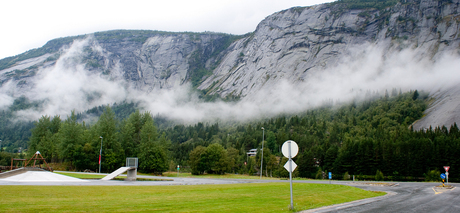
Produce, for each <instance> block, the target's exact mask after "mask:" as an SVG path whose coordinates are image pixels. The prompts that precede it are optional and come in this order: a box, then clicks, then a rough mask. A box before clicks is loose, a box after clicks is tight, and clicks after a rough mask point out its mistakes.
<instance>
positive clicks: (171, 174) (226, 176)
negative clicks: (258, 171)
mask: <svg viewBox="0 0 460 213" xmlns="http://www.w3.org/2000/svg"><path fill="white" fill-rule="evenodd" d="M163 176H166V177H181V178H212V179H260V176H250V175H240V174H231V173H226V174H223V175H218V174H203V175H192V174H191V173H190V172H188V173H179V174H177V172H163ZM262 179H264V180H279V179H280V178H272V177H264V176H262Z"/></svg>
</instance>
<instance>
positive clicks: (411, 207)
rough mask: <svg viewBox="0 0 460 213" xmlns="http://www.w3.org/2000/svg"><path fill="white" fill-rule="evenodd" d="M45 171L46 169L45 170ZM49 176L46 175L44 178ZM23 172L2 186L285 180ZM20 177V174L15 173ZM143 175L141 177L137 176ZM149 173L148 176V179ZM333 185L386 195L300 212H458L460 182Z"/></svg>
mask: <svg viewBox="0 0 460 213" xmlns="http://www.w3.org/2000/svg"><path fill="white" fill-rule="evenodd" d="M47 173H48V172H47ZM47 175H49V177H47ZM47 175H45V174H40V175H36V174H35V175H24V176H22V177H21V178H20V179H18V178H17V179H12V178H10V179H0V186H1V185H124V186H129V185H132V186H135V185H143V186H146V185H197V184H235V183H260V182H288V181H286V180H258V179H255V180H254V179H251V180H249V179H246V180H235V179H209V178H167V177H156V178H159V179H170V181H116V180H110V181H101V180H78V181H76V180H65V179H61V178H62V177H57V175H58V174H53V173H51V174H49V173H48V174H47ZM31 176H35V177H39V176H40V177H42V179H41V180H38V179H37V180H31V179H29V178H30V177H31ZM18 177H19V176H18ZM138 177H139V178H142V177H144V176H138ZM151 177H152V176H149V178H151ZM171 180H172V181H171ZM294 182H298V183H329V181H294ZM331 183H332V184H342V185H349V186H354V187H358V188H361V189H365V190H371V191H385V192H387V195H385V196H381V197H377V198H369V199H365V200H359V201H354V202H350V203H345V204H339V205H334V206H328V207H322V208H319V209H312V210H307V211H302V213H310V212H373V213H380V212H392V213H393V212H442V213H445V212H460V189H457V188H456V187H459V186H460V185H459V184H457V183H454V184H452V183H450V185H452V186H453V188H452V189H444V190H442V189H437V188H434V187H435V186H437V185H439V183H414V182H412V183H409V182H401V183H390V184H387V185H386V186H382V185H379V184H375V183H373V182H351V181H332V182H331ZM389 185H391V186H389Z"/></svg>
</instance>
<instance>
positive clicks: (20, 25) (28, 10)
mask: <svg viewBox="0 0 460 213" xmlns="http://www.w3.org/2000/svg"><path fill="white" fill-rule="evenodd" d="M331 1H333V0H303V1H301V0H151V1H146V0H130V1H118V0H111V1H106V0H104V1H98V0H88V1H87V0H78V1H74V0H68V1H67V0H66V1H62V0H58V1H54V0H40V1H37V0H30V1H23V0H14V1H2V2H1V3H0V8H2V10H1V12H0V27H1V32H2V33H0V38H1V39H0V59H1V58H5V57H8V56H14V55H17V54H20V53H23V52H25V51H27V50H30V49H33V48H38V47H41V46H43V45H44V44H45V43H46V42H47V41H49V40H51V39H54V38H59V37H66V36H74V35H81V34H88V33H93V32H98V31H106V30H113V29H145V30H161V31H173V32H182V31H191V32H204V31H213V32H223V33H230V34H238V35H240V34H245V33H248V32H252V31H254V30H255V28H256V26H257V24H258V23H259V22H260V21H261V20H263V19H264V18H265V17H267V16H269V15H271V14H273V13H275V12H278V11H281V10H284V9H288V8H290V7H295V6H311V5H315V4H321V3H324V2H331Z"/></svg>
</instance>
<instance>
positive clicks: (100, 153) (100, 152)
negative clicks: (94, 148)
mask: <svg viewBox="0 0 460 213" xmlns="http://www.w3.org/2000/svg"><path fill="white" fill-rule="evenodd" d="M99 138H100V139H101V150H100V151H99V173H101V155H102V136H99Z"/></svg>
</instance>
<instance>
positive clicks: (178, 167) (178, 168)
mask: <svg viewBox="0 0 460 213" xmlns="http://www.w3.org/2000/svg"><path fill="white" fill-rule="evenodd" d="M179 170H180V166H179V165H177V177H179Z"/></svg>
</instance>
